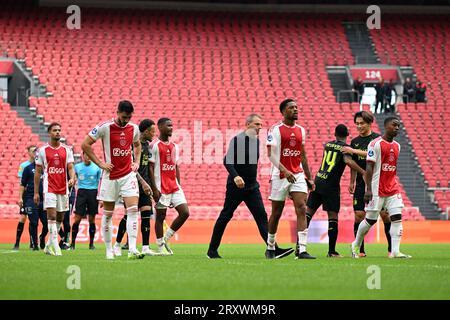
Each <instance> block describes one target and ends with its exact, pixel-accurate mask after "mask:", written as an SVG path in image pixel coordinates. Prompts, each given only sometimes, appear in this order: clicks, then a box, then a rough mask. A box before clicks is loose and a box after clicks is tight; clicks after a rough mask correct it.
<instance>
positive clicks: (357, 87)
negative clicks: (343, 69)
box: [353, 77, 364, 103]
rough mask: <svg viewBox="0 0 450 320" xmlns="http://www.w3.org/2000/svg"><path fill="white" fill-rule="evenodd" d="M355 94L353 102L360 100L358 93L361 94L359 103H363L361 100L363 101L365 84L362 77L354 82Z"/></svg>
mask: <svg viewBox="0 0 450 320" xmlns="http://www.w3.org/2000/svg"><path fill="white" fill-rule="evenodd" d="M353 92H355V95H354V96H355V98H354V99H353V100H357V99H358V97H357V94H356V92H358V93H359V100H358V102H359V103H361V99H362V96H363V94H364V82H363V81H362V79H361V77H358V79H356V80H355V81H354V82H353Z"/></svg>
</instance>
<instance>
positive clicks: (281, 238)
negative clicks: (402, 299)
mask: <svg viewBox="0 0 450 320" xmlns="http://www.w3.org/2000/svg"><path fill="white" fill-rule="evenodd" d="M119 222H120V220H119V219H115V220H114V221H113V223H114V230H113V234H114V238H115V234H116V233H117V228H118V225H119ZM214 223H215V221H213V220H191V221H189V220H188V221H187V222H186V224H185V225H184V226H183V228H182V229H181V230H180V232H177V233H176V234H175V236H174V238H172V240H171V242H172V243H174V244H176V243H195V244H205V245H206V244H208V243H209V241H210V238H211V233H212V230H213V227H214ZM327 223H328V222H327V221H326V220H313V222H312V223H311V225H310V232H309V235H308V241H309V242H310V243H327V242H328V238H327ZM96 224H97V233H96V235H95V241H96V242H99V243H103V239H102V238H101V234H100V230H101V229H100V226H101V219H100V217H98V218H97V220H96ZM153 225H154V222H153V221H152V222H151V226H152V229H151V230H152V231H151V236H150V243H153V244H154V243H155V241H156V240H155V234H154V231H153V230H154V229H153ZM295 225H296V222H295V221H283V220H281V221H280V224H279V227H278V232H277V240H278V242H280V243H294V242H295V241H296V232H295ZM377 225H378V227H379V229H377V226H375V227H374V228H372V230H371V231H370V232H369V234H368V235H367V236H366V238H365V241H366V243H384V242H385V236H384V229H383V226H380V224H377ZM16 228H17V220H15V219H2V220H0V243H11V244H12V243H14V241H15V235H16ZM88 228H89V225H88V223H87V221H86V220H83V221H82V222H81V224H80V230H79V233H78V237H77V243H88V241H89V235H88ZM403 230H404V232H403V238H402V243H421V244H424V243H425V244H430V243H450V232H449V230H450V221H431V220H430V221H404V222H403ZM140 237H141V234H140V232H139V236H138V243H142V242H141V239H140ZM353 239H354V235H353V221H342V222H340V223H339V238H338V243H350V242H351V241H353ZM21 242H22V243H29V234H28V223H27V225H26V226H25V230H24V233H23V235H22V239H21ZM222 243H237V244H239V243H243V244H244V243H256V244H258V243H262V242H261V238H260V236H259V234H258V230H257V227H256V224H255V222H254V221H253V220H246V221H242V220H239V221H231V222H230V223H229V225H228V227H227V229H226V231H225V235H224V237H223V240H222Z"/></svg>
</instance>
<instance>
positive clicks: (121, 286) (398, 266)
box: [0, 244, 450, 300]
mask: <svg viewBox="0 0 450 320" xmlns="http://www.w3.org/2000/svg"><path fill="white" fill-rule="evenodd" d="M11 247H12V245H10V244H1V245H0V266H1V269H0V270H1V273H0V289H1V290H0V299H20V300H23V299H52V300H53V299H108V300H110V299H157V300H166V299H182V300H201V299H225V300H227V299H237V300H240V299H250V300H258V299H269V300H271V299H277V300H290V299H293V300H305V299H450V276H449V274H450V244H433V245H432V244H414V245H411V244H404V245H402V251H403V252H405V253H408V254H411V255H412V256H413V258H412V259H405V260H401V259H388V258H387V252H386V246H385V245H381V244H380V245H379V244H369V245H367V246H366V251H367V254H368V257H367V258H363V259H352V258H350V257H349V245H348V244H338V246H337V250H338V251H339V252H340V253H341V254H343V255H345V258H341V259H330V258H326V257H325V256H326V252H327V246H326V245H323V244H310V245H309V247H308V252H309V253H311V254H312V255H316V256H317V257H318V259H316V260H295V259H294V255H293V254H292V255H290V256H289V257H287V258H284V259H280V260H266V259H265V258H264V249H265V248H264V246H263V245H238V244H234V245H230V244H229V245H226V244H225V245H222V246H221V247H220V254H221V255H222V257H223V259H215V260H210V259H207V258H206V254H205V253H206V249H207V245H182V244H178V245H173V246H172V248H173V251H174V253H175V254H174V255H173V256H167V257H148V256H147V257H145V259H143V260H127V257H126V251H124V250H123V251H122V253H123V256H122V257H118V258H116V259H115V260H114V261H107V260H105V252H104V247H103V245H100V244H98V245H97V249H96V250H94V251H90V250H88V248H87V245H82V244H80V245H77V249H76V250H75V251H63V256H62V257H54V256H46V255H44V254H43V252H42V251H39V252H34V251H30V250H29V249H28V248H27V246H26V244H22V245H21V250H20V251H18V252H12V251H11V250H10V249H11ZM78 287H79V288H78Z"/></svg>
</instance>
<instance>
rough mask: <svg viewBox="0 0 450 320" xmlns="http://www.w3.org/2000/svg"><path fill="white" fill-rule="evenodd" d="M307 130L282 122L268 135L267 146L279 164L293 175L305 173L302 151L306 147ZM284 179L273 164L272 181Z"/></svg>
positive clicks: (271, 129) (273, 127)
mask: <svg viewBox="0 0 450 320" xmlns="http://www.w3.org/2000/svg"><path fill="white" fill-rule="evenodd" d="M305 136H306V134H305V129H304V128H303V127H302V126H299V125H298V124H295V125H293V126H292V127H290V126H287V125H285V124H284V123H283V122H282V121H280V122H279V123H277V124H275V125H273V126H272V127H271V128H270V130H269V132H268V133H267V145H268V146H271V153H272V155H273V156H274V157H275V158H276V159H278V161H279V163H281V164H282V165H283V166H285V167H286V169H287V170H289V171H290V172H292V173H293V174H296V173H300V172H303V167H302V156H301V154H302V150H303V148H304V145H305ZM273 178H278V179H283V178H284V174H283V173H281V172H280V170H279V169H278V168H277V167H276V166H274V165H273V164H272V179H273Z"/></svg>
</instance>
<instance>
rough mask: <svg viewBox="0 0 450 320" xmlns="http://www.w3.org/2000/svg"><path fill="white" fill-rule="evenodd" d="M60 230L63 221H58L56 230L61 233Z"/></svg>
mask: <svg viewBox="0 0 450 320" xmlns="http://www.w3.org/2000/svg"><path fill="white" fill-rule="evenodd" d="M59 230H61V222H59V221H56V232H58V233H59Z"/></svg>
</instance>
